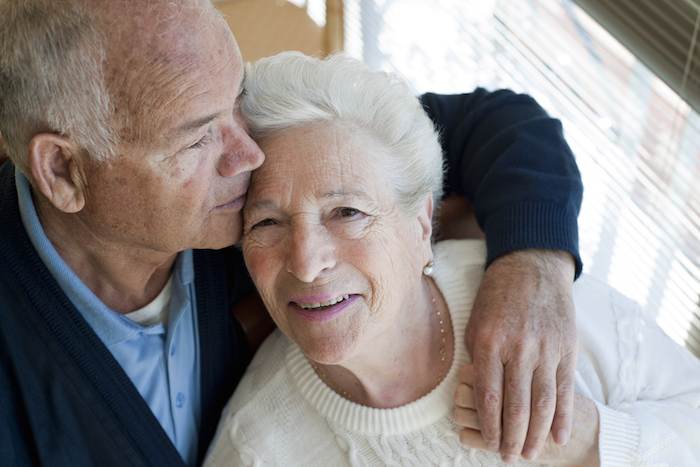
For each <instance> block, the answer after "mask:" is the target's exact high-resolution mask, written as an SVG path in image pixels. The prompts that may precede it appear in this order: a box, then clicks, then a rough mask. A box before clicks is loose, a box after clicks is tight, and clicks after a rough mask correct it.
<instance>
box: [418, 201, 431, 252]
mask: <svg viewBox="0 0 700 467" xmlns="http://www.w3.org/2000/svg"><path fill="white" fill-rule="evenodd" d="M418 223H419V224H420V227H421V234H422V235H421V239H422V240H427V241H430V237H431V236H432V235H433V195H432V193H430V194H428V195H427V196H426V197H425V200H424V201H423V203H422V204H421V205H420V206H419V207H418Z"/></svg>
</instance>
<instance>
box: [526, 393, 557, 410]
mask: <svg viewBox="0 0 700 467" xmlns="http://www.w3.org/2000/svg"><path fill="white" fill-rule="evenodd" d="M556 402H557V401H556V398H555V397H554V392H553V391H548V392H542V393H540V394H538V395H536V396H535V398H534V400H533V401H532V406H533V407H534V408H535V409H537V410H539V411H543V410H550V409H552V410H554V406H555V405H556Z"/></svg>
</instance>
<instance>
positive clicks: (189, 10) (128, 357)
mask: <svg viewBox="0 0 700 467" xmlns="http://www.w3.org/2000/svg"><path fill="white" fill-rule="evenodd" d="M242 80H243V65H242V60H241V56H240V53H239V51H238V47H237V45H236V42H235V40H234V38H233V36H232V35H231V33H230V31H229V30H228V28H227V26H226V24H225V22H224V21H223V20H222V19H221V18H220V17H219V16H218V15H217V13H216V11H215V9H214V8H213V7H212V5H211V4H210V2H209V1H205V0H179V1H173V0H129V1H126V0H118V1H109V2H108V1H96V0H0V132H1V133H2V136H3V139H4V144H5V146H6V148H5V149H6V151H7V154H8V155H9V157H10V159H11V162H5V163H3V164H2V166H0V226H1V227H0V264H1V265H2V267H1V268H0V312H1V313H2V319H0V407H1V408H2V412H1V413H2V414H3V423H2V427H1V428H0V459H2V461H3V464H7V465H26V464H49V465H70V466H75V465H103V466H107V465H120V466H122V465H168V466H174V465H182V464H189V465H192V464H195V463H196V462H197V461H198V460H201V459H202V457H203V455H204V453H205V452H206V448H207V445H208V443H209V441H210V440H211V438H212V435H213V432H214V429H215V427H216V424H217V421H218V417H219V415H220V411H221V408H222V406H223V404H224V402H225V401H226V400H227V398H228V397H229V396H230V394H231V393H232V391H233V389H234V387H235V385H236V383H237V382H238V380H239V378H240V377H241V375H242V373H243V371H244V370H245V367H246V365H247V362H248V359H249V357H250V355H249V354H250V352H249V349H248V348H247V346H246V343H245V339H244V336H243V335H242V331H241V327H240V325H239V324H238V323H237V322H235V321H234V320H233V319H232V318H231V315H230V313H229V310H230V308H231V306H232V305H233V304H235V303H237V302H238V301H239V300H240V299H241V297H243V296H244V295H247V294H248V293H249V292H250V289H251V286H250V281H249V278H248V277H247V274H246V272H245V269H244V266H243V263H242V260H241V258H240V256H239V254H238V253H237V252H236V251H235V250H233V249H230V248H226V247H229V246H231V245H232V244H233V243H235V242H236V241H237V240H238V238H239V235H240V225H241V219H240V210H241V207H242V206H243V204H244V202H245V193H246V189H247V186H248V180H249V177H250V172H251V171H252V170H254V169H255V168H256V167H258V166H259V165H260V164H261V162H262V160H263V157H264V156H263V154H262V153H261V151H260V149H259V148H258V146H257V145H256V144H255V143H254V142H253V141H252V140H251V139H250V137H249V136H248V134H247V132H246V126H245V123H244V121H243V119H242V117H241V115H240V113H239V111H238V107H237V100H238V96H239V95H240V93H241V92H242V87H241V83H242ZM422 101H423V103H424V105H425V107H426V109H427V111H428V112H429V113H430V115H431V117H432V118H433V119H434V120H435V121H436V123H437V124H438V125H439V126H440V127H441V128H442V131H443V135H444V149H445V153H446V158H447V163H448V166H449V170H448V173H447V183H448V190H449V191H451V192H452V193H456V194H462V195H466V196H467V197H469V198H470V199H472V200H473V202H474V205H475V208H476V212H477V216H478V218H479V220H480V223H481V225H482V226H483V228H484V230H485V232H486V236H487V242H488V249H489V252H488V254H489V258H488V260H489V263H490V266H489V267H488V269H487V272H486V277H485V279H484V281H483V286H482V289H481V291H480V294H479V297H478V299H477V304H476V305H475V310H474V312H473V314H472V315H473V316H472V320H471V323H470V328H469V336H467V337H468V342H469V345H471V346H472V353H473V355H474V358H475V363H476V365H477V372H478V378H479V381H480V383H479V385H478V386H477V388H476V394H477V403H478V404H480V405H479V411H480V412H479V413H480V416H481V417H482V426H483V431H484V435H485V437H486V439H487V441H490V442H491V445H492V447H493V446H495V447H498V446H499V444H500V447H501V451H502V452H503V453H504V455H505V456H507V458H512V457H513V456H517V455H520V454H521V453H522V454H524V455H526V456H531V455H533V454H535V452H536V451H537V449H538V448H539V447H540V446H541V445H542V443H543V441H544V438H545V437H546V435H547V433H548V432H549V431H550V429H551V430H552V431H553V432H554V434H555V435H556V437H557V439H559V440H560V441H563V440H565V439H566V437H567V431H568V426H569V424H570V423H571V420H570V409H571V398H572V394H571V386H572V381H571V370H572V367H573V363H574V360H573V357H574V353H575V338H574V337H573V336H574V333H573V309H572V306H571V281H572V279H573V277H574V274H575V270H576V271H580V261H579V260H578V252H577V230H576V216H577V213H578V208H579V205H580V198H581V185H580V177H579V174H578V170H577V169H576V165H575V162H574V160H573V156H572V155H571V153H570V151H569V149H568V147H567V145H566V143H565V142H564V140H563V139H562V136H561V127H560V125H559V123H558V122H557V121H556V120H553V119H550V118H549V117H547V115H546V114H545V113H544V111H543V110H542V109H541V108H540V107H539V106H538V105H537V104H536V103H535V102H534V101H532V99H530V98H528V97H527V96H519V95H515V94H513V93H510V92H508V91H500V92H496V93H487V92H485V91H483V90H477V91H476V92H474V93H472V94H467V95H461V96H436V95H426V96H422ZM531 393H532V394H531ZM531 401H532V405H533V411H532V414H531V413H530V405H531ZM501 413H503V428H501Z"/></svg>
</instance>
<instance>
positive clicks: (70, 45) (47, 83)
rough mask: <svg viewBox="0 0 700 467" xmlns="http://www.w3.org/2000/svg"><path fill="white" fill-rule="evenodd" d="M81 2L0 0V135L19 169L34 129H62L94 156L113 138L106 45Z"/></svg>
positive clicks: (107, 150)
mask: <svg viewBox="0 0 700 467" xmlns="http://www.w3.org/2000/svg"><path fill="white" fill-rule="evenodd" d="M81 3H82V2H76V1H74V0H0V135H1V136H2V138H1V139H0V141H1V140H2V139H4V142H5V147H6V151H7V155H8V156H9V157H10V158H11V159H12V160H13V162H14V163H15V164H16V165H17V166H18V167H19V168H20V169H21V170H23V171H25V172H26V171H27V160H26V159H27V146H28V144H29V142H30V140H31V138H32V137H33V136H34V135H35V134H36V133H38V132H43V131H47V132H53V133H58V134H61V135H64V136H67V137H69V138H70V139H71V140H72V141H73V142H74V143H76V144H77V145H78V146H79V147H80V148H81V149H83V150H85V151H87V153H88V154H90V156H91V157H93V158H95V159H98V160H103V159H105V158H107V157H109V156H110V155H111V154H112V151H113V148H114V145H115V137H114V134H113V132H112V130H111V125H110V118H111V115H112V109H111V105H110V99H109V94H108V92H107V86H106V83H105V77H104V70H103V68H104V59H105V48H104V45H103V40H102V37H101V35H100V33H99V32H98V29H97V28H96V25H95V21H94V19H93V18H91V17H90V15H88V14H87V13H86V12H85V11H83V9H82V8H81Z"/></svg>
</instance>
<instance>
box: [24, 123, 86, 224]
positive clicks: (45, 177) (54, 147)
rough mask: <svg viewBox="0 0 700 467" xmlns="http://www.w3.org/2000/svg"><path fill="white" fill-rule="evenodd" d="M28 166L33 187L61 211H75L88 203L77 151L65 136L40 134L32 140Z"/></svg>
mask: <svg viewBox="0 0 700 467" xmlns="http://www.w3.org/2000/svg"><path fill="white" fill-rule="evenodd" d="M28 152H29V153H28V155H27V156H28V158H27V166H28V168H29V172H30V173H31V175H32V178H33V182H34V183H33V184H34V187H35V188H36V189H37V190H39V192H40V193H41V194H42V195H44V196H45V197H46V199H47V200H48V201H49V202H50V203H51V204H52V205H53V206H54V207H55V208H56V209H58V210H59V211H63V212H65V213H75V212H78V211H80V210H81V209H83V207H84V206H85V186H86V184H85V183H84V180H83V176H82V174H81V171H80V166H79V163H80V161H79V160H77V155H78V150H77V149H76V148H75V145H74V144H73V143H71V142H70V141H69V140H68V139H66V138H65V137H63V136H60V135H56V134H52V133H39V134H37V135H34V137H33V138H32V139H31V141H30V142H29V148H28Z"/></svg>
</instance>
